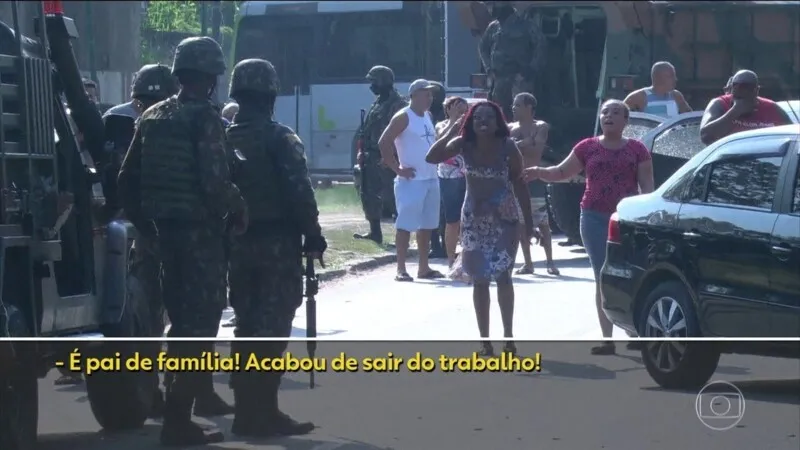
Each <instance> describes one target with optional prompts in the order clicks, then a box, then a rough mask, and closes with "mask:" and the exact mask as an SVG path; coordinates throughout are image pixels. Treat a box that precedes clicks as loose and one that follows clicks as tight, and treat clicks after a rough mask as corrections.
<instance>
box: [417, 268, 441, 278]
mask: <svg viewBox="0 0 800 450" xmlns="http://www.w3.org/2000/svg"><path fill="white" fill-rule="evenodd" d="M417 278H419V279H420V280H438V279H440V278H444V275H443V274H442V273H441V272H439V271H438V270H430V271H429V272H428V273H426V274H423V275H417Z"/></svg>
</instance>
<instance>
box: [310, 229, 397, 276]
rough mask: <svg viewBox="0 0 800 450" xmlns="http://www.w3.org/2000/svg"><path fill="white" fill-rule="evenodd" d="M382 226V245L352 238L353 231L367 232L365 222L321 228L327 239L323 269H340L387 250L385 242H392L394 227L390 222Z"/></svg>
mask: <svg viewBox="0 0 800 450" xmlns="http://www.w3.org/2000/svg"><path fill="white" fill-rule="evenodd" d="M382 228H383V236H384V240H383V241H384V245H378V244H377V243H375V242H373V241H369V240H365V239H354V238H353V233H365V232H367V229H368V226H367V224H366V223H365V224H362V225H354V226H345V227H341V228H333V229H325V230H323V233H324V234H325V239H326V240H327V241H328V250H327V251H326V252H325V270H337V269H342V268H344V267H345V266H346V265H347V264H349V263H352V262H355V261H357V260H361V259H364V258H368V257H370V256H376V255H381V254H383V253H386V252H387V251H389V250H390V248H389V247H388V246H387V244H393V243H394V227H393V226H392V224H383V226H382Z"/></svg>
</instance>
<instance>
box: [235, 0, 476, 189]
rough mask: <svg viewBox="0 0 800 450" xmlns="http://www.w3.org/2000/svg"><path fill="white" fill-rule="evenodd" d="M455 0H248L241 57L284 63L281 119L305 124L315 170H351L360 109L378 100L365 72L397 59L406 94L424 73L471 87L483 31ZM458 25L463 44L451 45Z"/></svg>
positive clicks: (240, 27)
mask: <svg viewBox="0 0 800 450" xmlns="http://www.w3.org/2000/svg"><path fill="white" fill-rule="evenodd" d="M448 3H453V2H429V1H415V2H404V1H335V2H333V1H331V2H311V1H251V2H244V3H243V4H242V5H241V6H240V9H239V14H238V17H237V23H236V28H235V33H236V34H235V44H234V56H233V60H234V62H238V61H241V60H243V59H247V58H263V59H267V60H269V61H271V62H272V63H273V64H275V67H276V69H277V71H278V76H279V77H280V82H281V91H280V95H279V97H278V100H277V104H276V106H275V111H276V113H275V117H276V120H278V121H280V122H282V123H285V124H286V125H289V126H291V127H292V128H295V129H296V131H297V133H298V135H299V136H300V138H301V139H302V140H303V142H304V143H305V144H306V149H307V156H308V159H309V167H310V168H311V169H312V170H313V171H315V172H316V173H318V174H320V173H325V172H331V173H336V172H339V173H346V172H349V171H350V170H351V169H352V167H353V164H354V161H353V155H352V143H353V136H354V134H355V132H356V130H357V129H358V127H359V124H360V118H361V115H360V110H361V109H365V110H368V109H369V106H370V105H371V104H372V102H373V101H374V95H373V94H372V93H371V92H370V90H369V88H368V83H367V81H366V79H365V78H364V77H365V75H366V74H367V71H368V70H369V69H370V68H371V67H373V66H376V65H385V66H388V67H391V68H392V69H393V70H394V73H395V78H396V87H397V89H398V90H399V92H400V94H401V95H405V94H406V91H407V89H408V85H409V83H410V82H412V81H413V80H415V79H417V78H427V79H430V80H437V81H442V82H443V84H444V85H445V86H446V87H447V88H448V90H449V91H452V92H464V93H466V92H469V71H470V70H474V66H475V61H476V59H477V50H476V48H475V46H474V42H475V41H474V40H473V39H471V38H470V34H469V30H468V29H467V28H466V27H464V26H463V25H461V24H460V21H459V20H458V19H457V18H455V17H454V18H453V20H449V18H448V17H447V16H448V13H449V12H450V11H451V10H452V7H451V6H449V5H447V4H448ZM454 30H455V31H454ZM459 32H460V33H461V35H460V36H456V40H457V41H462V45H460V46H456V45H447V46H445V39H447V37H449V36H450V35H452V34H453V33H456V34H457V33H459ZM451 42H452V41H451ZM445 48H448V50H447V51H446V50H445ZM445 61H448V63H447V64H445ZM450 61H452V62H453V63H450ZM454 64H455V65H456V66H454ZM454 67H456V68H455V70H454ZM459 68H461V69H462V70H458V69H459ZM454 71H456V72H459V75H458V76H454V75H452V73H453V72H454ZM459 86H460V87H459Z"/></svg>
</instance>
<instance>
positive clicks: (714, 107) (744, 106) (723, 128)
mask: <svg viewBox="0 0 800 450" xmlns="http://www.w3.org/2000/svg"><path fill="white" fill-rule="evenodd" d="M729 84H730V94H725V95H723V96H721V97H717V98H715V99H714V100H711V101H710V102H709V103H708V106H706V111H705V113H704V114H703V120H702V121H701V122H700V140H702V141H703V143H704V144H706V145H711V144H713V143H714V142H716V141H718V140H720V139H722V138H724V137H725V136H728V135H731V134H733V133H738V132H740V131H745V130H755V129H758V128H767V127H775V126H778V125H788V124H791V123H792V119H791V118H790V117H789V116H788V115H787V114H786V111H784V110H783V108H781V107H780V106H778V104H777V103H775V102H773V101H772V100H769V99H766V98H764V97H759V96H758V90H759V85H758V75H756V73H755V72H753V71H751V70H740V71H738V72H736V74H735V75H734V76H733V77H731V79H730V83H729Z"/></svg>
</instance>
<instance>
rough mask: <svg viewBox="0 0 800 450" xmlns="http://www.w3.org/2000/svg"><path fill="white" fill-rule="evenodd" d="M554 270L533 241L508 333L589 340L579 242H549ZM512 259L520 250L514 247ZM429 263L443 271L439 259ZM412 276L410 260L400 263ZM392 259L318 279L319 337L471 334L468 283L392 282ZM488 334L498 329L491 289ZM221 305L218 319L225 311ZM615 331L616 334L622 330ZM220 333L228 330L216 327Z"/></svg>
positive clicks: (297, 332) (586, 273)
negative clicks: (555, 272) (531, 271)
mask: <svg viewBox="0 0 800 450" xmlns="http://www.w3.org/2000/svg"><path fill="white" fill-rule="evenodd" d="M554 247H555V249H554V253H555V255H554V258H555V259H556V260H557V261H558V267H559V268H560V271H561V276H560V277H553V276H549V275H547V274H546V271H545V266H544V264H543V263H542V261H543V259H544V254H543V251H542V249H541V248H540V247H535V248H534V264H535V272H536V274H535V275H522V276H517V275H515V278H514V281H515V294H516V307H515V321H514V322H515V325H514V326H515V334H516V337H517V338H519V339H530V340H535V339H550V340H553V339H595V338H598V337H600V327H599V325H598V323H597V315H596V313H595V307H594V284H593V283H594V281H593V274H592V271H591V269H590V267H589V260H588V258H587V256H586V254H585V253H584V252H583V249H581V248H579V247H560V246H558V245H556V246H554ZM518 262H519V265H521V264H522V252H519V261H518ZM433 267H434V268H435V269H437V270H439V271H441V272H446V269H447V267H446V265H445V264H444V261H443V260H438V261H436V262H435V263H434V264H433ZM408 269H409V273H411V275H412V276H413V275H416V264H411V265H409V267H408ZM394 273H395V269H394V266H393V265H392V266H387V267H384V268H381V269H379V270H375V271H371V272H369V273H366V274H364V275H361V276H356V277H349V278H346V279H344V280H342V281H336V282H333V283H331V284H328V285H324V286H322V288H321V290H320V294H319V296H318V297H317V328H318V334H319V336H320V337H326V336H327V337H334V338H337V339H395V340H396V339H406V338H414V339H471V338H474V337H475V336H476V335H477V328H476V325H475V316H474V313H473V309H472V288H471V287H470V286H468V285H466V284H464V283H461V282H456V281H449V280H431V281H426V280H416V281H415V282H414V283H398V282H395V281H394ZM491 295H492V298H493V303H492V311H491V314H492V322H491V333H492V336H498V337H499V336H502V335H503V330H502V326H501V322H500V310H499V308H498V306H497V302H496V293H495V291H494V289H492V294H491ZM231 314H232V312H230V311H228V312H227V313H226V315H225V317H224V318H223V323H224V322H225V321H226V320H227V319H228V318H229V317H230V315H231ZM305 323H306V316H305V308H304V307H301V308H300V309H298V310H297V317H296V319H295V323H294V330H293V336H296V337H303V336H305V333H306V330H305V328H306V325H305ZM615 335H616V336H620V337H624V336H625V334H624V332H623V331H622V330H616V331H615ZM219 336H220V337H229V336H233V329H232V328H225V327H220V334H219Z"/></svg>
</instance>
